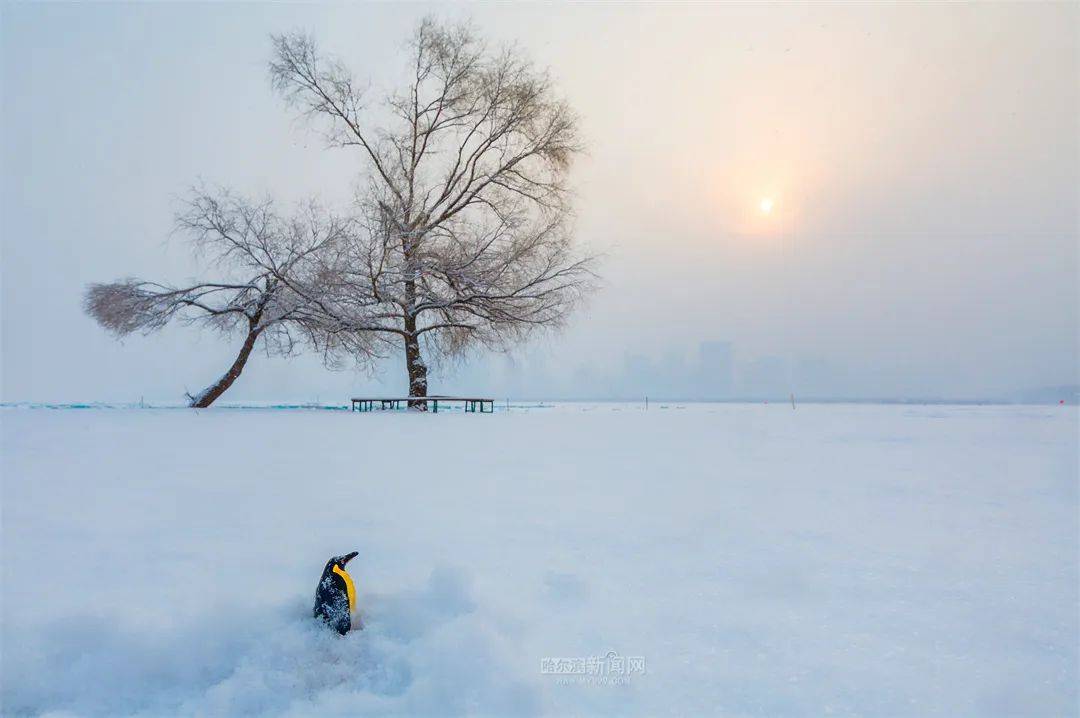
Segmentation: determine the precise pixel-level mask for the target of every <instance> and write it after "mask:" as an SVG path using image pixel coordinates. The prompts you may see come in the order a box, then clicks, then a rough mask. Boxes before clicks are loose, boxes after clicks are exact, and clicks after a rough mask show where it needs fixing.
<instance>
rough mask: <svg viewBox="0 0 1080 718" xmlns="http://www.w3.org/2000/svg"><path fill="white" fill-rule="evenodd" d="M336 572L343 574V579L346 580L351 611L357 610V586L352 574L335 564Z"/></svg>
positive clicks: (339, 574)
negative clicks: (354, 583)
mask: <svg viewBox="0 0 1080 718" xmlns="http://www.w3.org/2000/svg"><path fill="white" fill-rule="evenodd" d="M334 573H336V574H337V575H338V576H341V579H342V580H343V581H345V591H346V592H347V593H348V594H349V613H355V612H356V586H354V585H353V582H352V576H350V575H349V574H348V573H346V572H345V570H344V569H340V568H338V567H337V566H334Z"/></svg>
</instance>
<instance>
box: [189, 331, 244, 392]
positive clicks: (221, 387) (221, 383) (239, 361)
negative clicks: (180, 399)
mask: <svg viewBox="0 0 1080 718" xmlns="http://www.w3.org/2000/svg"><path fill="white" fill-rule="evenodd" d="M261 331H262V328H260V327H257V322H252V323H251V325H250V328H249V329H248V333H247V338H245V339H244V346H242V347H240V353H239V354H237V355H236V361H234V362H233V363H232V366H231V367H229V371H227V372H225V375H224V376H222V377H221V378H220V379H218V381H217V383H216V384H214V385H212V386H209V387H207V388H206V389H203V390H202V391H201V392H199V393H198V394H196V395H195V396H192V395H191V394H188V398H189V399H191V404H190V406H191V408H192V409H205V408H206V407H208V406H210V405H211V404H213V403H214V401H215V400H217V398H218V397H219V396H221V395H222V394H224V393H225V391H226V390H227V389H228V388H229V387H230V386H232V384H233V382H234V381H236V378H237V377H238V376H240V372H242V371H244V365H245V364H247V360H248V357H249V356H251V350H252V349H254V348H255V340H256V339H258V338H259V332H261Z"/></svg>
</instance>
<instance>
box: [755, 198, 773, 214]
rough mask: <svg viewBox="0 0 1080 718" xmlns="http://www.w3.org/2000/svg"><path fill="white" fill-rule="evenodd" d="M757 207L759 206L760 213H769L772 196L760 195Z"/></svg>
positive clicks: (771, 205)
mask: <svg viewBox="0 0 1080 718" xmlns="http://www.w3.org/2000/svg"><path fill="white" fill-rule="evenodd" d="M758 207H759V208H761V213H762V214H770V213H771V212H772V208H773V201H772V197H762V199H761V203H760V204H758Z"/></svg>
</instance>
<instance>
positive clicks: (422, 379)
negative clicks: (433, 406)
mask: <svg viewBox="0 0 1080 718" xmlns="http://www.w3.org/2000/svg"><path fill="white" fill-rule="evenodd" d="M405 370H406V371H407V372H408V374H409V396H427V365H426V364H424V358H423V357H422V356H420V338H419V337H418V336H416V320H415V319H409V318H406V320H405ZM409 408H410V409H419V410H420V411H426V410H427V402H423V401H416V402H413V401H410V402H409Z"/></svg>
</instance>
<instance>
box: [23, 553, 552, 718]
mask: <svg viewBox="0 0 1080 718" xmlns="http://www.w3.org/2000/svg"><path fill="white" fill-rule="evenodd" d="M367 601H368V602H367V606H366V610H365V614H364V621H365V628H364V630H363V631H355V630H354V631H353V632H351V633H350V634H348V635H347V636H345V637H340V636H338V635H337V634H335V633H333V632H332V631H329V630H327V629H326V628H325V627H323V626H322V625H320V624H319V623H318V622H317V621H315V620H314V619H312V618H311V608H310V606H309V605H307V604H306V603H301V602H299V601H297V602H295V603H290V604H288V605H282V606H278V607H276V608H273V609H256V610H250V609H245V608H244V607H240V606H235V607H233V608H232V609H231V610H227V611H225V610H219V611H217V612H215V613H213V614H210V615H207V616H205V617H203V618H202V619H200V620H194V621H187V622H184V623H180V624H172V625H169V624H168V622H167V621H166V622H162V623H161V624H157V625H143V626H135V625H125V624H119V625H118V624H117V623H115V622H114V621H111V620H105V619H103V618H100V617H94V616H71V617H64V618H58V619H56V620H53V621H50V622H47V623H46V624H45V625H44V626H43V627H41V628H39V629H38V630H36V631H35V632H34V635H26V634H22V633H21V632H19V631H15V632H11V633H9V634H8V635H6V636H5V646H6V647H7V648H9V649H14V650H11V651H10V652H9V655H8V660H7V661H6V662H5V663H6V666H5V674H6V675H5V681H4V701H3V705H4V710H5V713H6V714H7V715H20V714H37V713H44V714H49V715H79V716H117V715H162V714H170V715H173V714H181V715H256V714H257V715H298V716H300V715H314V714H318V715H355V714H358V713H359V714H379V715H416V714H426V713H430V712H431V711H432V710H433V709H434V708H435V707H437V710H438V711H439V712H440V713H445V714H466V713H470V712H473V711H472V709H473V708H474V707H475V706H477V705H483V706H484V710H485V711H488V712H492V713H501V714H508V713H513V714H515V715H522V714H533V713H535V712H536V711H537V709H538V706H539V695H538V693H537V690H536V687H535V686H530V685H528V684H526V683H525V682H523V681H518V680H515V679H514V677H513V676H508V675H505V674H499V673H496V672H493V671H491V670H490V669H491V666H497V665H500V663H503V662H504V661H503V660H502V658H501V654H507V653H509V652H510V651H511V650H512V645H513V644H512V640H511V639H510V637H508V636H506V635H503V634H500V633H499V632H498V631H497V630H493V628H492V625H493V623H492V621H491V620H490V618H485V617H483V616H480V615H477V613H476V606H475V604H474V602H473V599H472V597H471V594H470V589H469V586H468V582H467V580H466V579H465V577H464V575H463V574H462V573H461V572H458V571H453V570H450V569H440V570H437V571H435V572H434V573H433V574H432V575H431V577H430V579H429V580H428V581H427V583H426V585H424V586H422V587H420V588H418V589H416V590H412V591H404V592H401V593H397V594H387V595H379V594H371V595H369V596H368V597H367ZM162 618H165V617H162ZM11 659H15V660H11ZM485 677H489V678H485Z"/></svg>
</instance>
